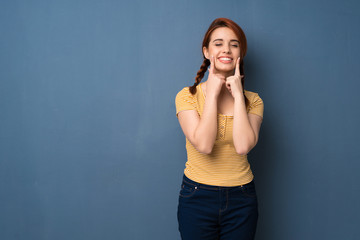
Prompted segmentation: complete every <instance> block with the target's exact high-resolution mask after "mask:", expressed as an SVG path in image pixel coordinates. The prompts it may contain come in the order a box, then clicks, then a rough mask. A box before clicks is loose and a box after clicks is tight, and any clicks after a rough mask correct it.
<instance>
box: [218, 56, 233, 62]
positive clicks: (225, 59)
mask: <svg viewBox="0 0 360 240" xmlns="http://www.w3.org/2000/svg"><path fill="white" fill-rule="evenodd" d="M218 59H219V61H220V62H222V63H231V62H232V58H229V57H219V58H218Z"/></svg>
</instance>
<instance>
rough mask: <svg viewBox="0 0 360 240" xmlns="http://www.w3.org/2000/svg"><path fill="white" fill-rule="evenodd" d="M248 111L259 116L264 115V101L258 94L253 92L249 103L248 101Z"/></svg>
mask: <svg viewBox="0 0 360 240" xmlns="http://www.w3.org/2000/svg"><path fill="white" fill-rule="evenodd" d="M249 113H252V114H256V115H258V116H260V117H263V115H264V103H263V101H262V99H261V98H260V96H259V94H257V93H256V94H255V96H254V97H253V99H252V101H251V103H250V110H249Z"/></svg>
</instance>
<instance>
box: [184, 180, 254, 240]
mask: <svg viewBox="0 0 360 240" xmlns="http://www.w3.org/2000/svg"><path fill="white" fill-rule="evenodd" d="M177 216H178V222H179V231H180V234H181V238H182V240H250V239H254V237H255V231H256V224H257V219H258V204H257V197H256V191H255V184H254V181H252V182H250V183H248V184H246V185H242V186H237V187H218V186H211V185H205V184H200V183H197V182H194V181H192V180H190V179H188V178H187V177H186V176H185V175H184V177H183V182H182V184H181V190H180V194H179V205H178V212H177Z"/></svg>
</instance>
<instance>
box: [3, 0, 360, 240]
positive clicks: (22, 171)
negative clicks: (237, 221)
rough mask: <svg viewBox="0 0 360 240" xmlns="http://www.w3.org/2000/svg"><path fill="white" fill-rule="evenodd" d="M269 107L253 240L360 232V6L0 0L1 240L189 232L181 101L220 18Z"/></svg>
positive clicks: (250, 82)
mask: <svg viewBox="0 0 360 240" xmlns="http://www.w3.org/2000/svg"><path fill="white" fill-rule="evenodd" d="M217 17H228V18H231V19H233V20H235V21H236V22H237V23H239V25H241V26H242V27H243V29H244V31H245V33H246V35H247V38H248V45H249V50H248V55H247V57H246V58H245V64H246V65H245V66H246V68H245V71H246V74H247V82H246V88H247V89H248V90H251V91H255V92H258V93H259V94H260V96H261V97H262V98H263V100H264V103H265V113H264V114H265V115H264V122H263V125H262V129H261V135H260V140H259V143H258V145H257V146H256V148H255V149H254V150H253V151H252V152H251V153H250V154H249V159H250V162H251V164H252V168H253V171H254V173H255V175H256V183H257V188H258V195H259V201H260V202H259V204H260V207H259V208H260V219H259V225H258V232H257V240H262V239H266V240H272V239H274V240H289V239H292V240H304V239H328V240H333V239H334V240H335V239H336V240H337V239H346V240H351V239H359V235H360V230H359V227H358V224H359V220H360V219H359V216H360V207H359V204H358V199H359V197H360V187H359V186H360V185H359V182H360V176H359V174H358V173H359V169H360V162H359V158H360V154H359V144H360V142H359V137H358V135H359V126H358V122H359V120H360V111H359V107H358V106H357V105H358V104H359V102H360V97H359V91H358V89H359V87H360V83H359V75H360V71H359V69H360V67H359V66H360V61H359V55H360V47H359V42H360V31H359V27H358V24H359V22H360V4H359V2H358V1H355V0H353V1H350V0H347V1H335V0H331V1H329V0H328V1H324V0H318V1H310V0H302V1H300V0H288V1H269V0H244V1H235V0H228V1H223V2H221V3H220V2H219V1H165V0H153V1H110V0H106V1H104V0H103V1H95V0H92V1H89V0H87V1H85V0H78V1H70V0H62V1H55V0H52V1H40V0H37V1H36V0H35V1H23V0H14V1H1V2H0V35H1V37H0V110H1V115H0V239H7V240H15V239H26V240H32V239H34V240H40V239H51V240H57V239H59V240H63V239H76V240H82V239H87V240H90V239H108V240H110V239H134V240H143V239H164V240H168V239H180V237H179V234H178V231H177V220H176V208H177V198H178V191H179V186H180V181H181V177H182V172H183V168H184V164H185V160H186V153H185V146H184V144H185V139H184V136H183V134H182V132H181V129H180V127H179V124H178V122H177V118H176V116H175V106H174V99H175V95H176V93H177V92H178V91H179V90H180V89H182V88H183V87H184V86H188V85H191V84H192V82H193V79H194V76H195V74H196V71H197V70H198V68H199V67H200V64H201V58H202V56H201V41H202V37H203V34H204V33H205V31H206V29H207V27H208V26H209V24H210V23H211V21H212V20H213V19H215V18H217Z"/></svg>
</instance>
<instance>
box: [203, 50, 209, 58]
mask: <svg viewBox="0 0 360 240" xmlns="http://www.w3.org/2000/svg"><path fill="white" fill-rule="evenodd" d="M203 54H204V56H205V58H206V59H208V60H210V57H209V51H208V49H207V48H206V47H203Z"/></svg>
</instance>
